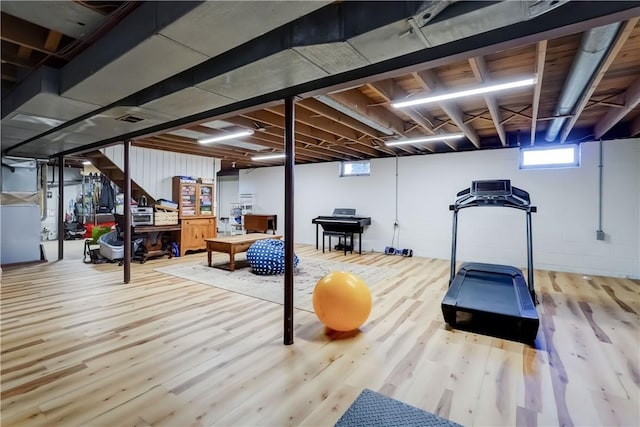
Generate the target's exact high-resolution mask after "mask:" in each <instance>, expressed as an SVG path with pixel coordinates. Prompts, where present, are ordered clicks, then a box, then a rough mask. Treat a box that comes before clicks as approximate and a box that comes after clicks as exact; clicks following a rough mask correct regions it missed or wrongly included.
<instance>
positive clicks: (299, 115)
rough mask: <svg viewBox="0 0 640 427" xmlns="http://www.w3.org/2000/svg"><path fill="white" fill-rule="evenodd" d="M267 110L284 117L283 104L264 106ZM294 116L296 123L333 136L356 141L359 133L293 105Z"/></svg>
mask: <svg viewBox="0 0 640 427" xmlns="http://www.w3.org/2000/svg"><path fill="white" fill-rule="evenodd" d="M266 110H267V111H271V112H272V113H275V114H277V115H279V116H281V117H284V105H275V106H273V107H269V108H266ZM295 118H296V123H298V122H299V123H304V124H307V125H309V126H311V127H314V128H317V129H323V130H325V131H327V132H329V133H332V134H334V135H335V136H338V137H342V138H346V139H349V140H351V141H357V140H358V136H360V134H359V133H358V132H356V131H355V130H353V129H351V128H350V127H347V126H344V125H342V124H340V123H337V122H335V121H333V120H331V119H328V118H326V117H322V116H318V115H316V114H314V113H313V112H311V111H309V110H307V109H305V108H302V107H298V105H297V103H296V106H295Z"/></svg>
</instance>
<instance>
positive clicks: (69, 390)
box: [1, 245, 640, 427]
mask: <svg viewBox="0 0 640 427" xmlns="http://www.w3.org/2000/svg"><path fill="white" fill-rule="evenodd" d="M296 252H297V253H298V255H303V256H314V257H319V258H324V259H336V260H340V261H348V262H353V263H364V264H370V265H375V266H388V267H390V268H394V269H396V270H397V274H395V275H394V276H393V277H392V278H391V279H386V280H385V282H384V283H381V284H379V285H377V286H376V287H375V290H374V292H373V297H374V306H373V311H372V314H371V317H370V318H369V320H368V322H367V323H366V324H365V325H364V326H363V327H362V330H361V332H360V333H358V334H342V335H339V334H329V335H327V334H326V333H325V330H324V328H323V327H322V325H321V324H320V323H319V322H318V321H317V319H316V317H315V315H314V314H313V313H309V312H305V311H300V310H296V314H295V323H296V340H295V344H294V345H293V346H284V345H282V325H283V320H282V316H283V313H282V306H280V305H278V304H274V303H270V302H267V301H262V300H257V299H253V298H251V297H247V296H244V295H240V294H236V293H232V292H228V291H224V290H221V289H217V288H215V287H210V286H206V285H203V284H200V283H196V282H190V281H185V280H182V279H178V278H176V277H172V276H167V275H163V274H161V273H158V272H156V271H154V268H156V267H159V266H164V265H167V264H169V263H184V262H194V261H198V260H201V259H204V258H206V254H205V253H200V254H194V255H189V256H186V257H182V258H179V259H172V260H168V259H161V260H150V261H148V262H147V263H146V264H144V265H140V264H133V266H132V275H133V283H131V284H129V285H124V284H122V267H118V266H117V264H103V265H92V264H83V263H82V262H81V261H80V260H78V259H71V260H65V261H62V262H50V263H47V264H41V265H36V266H30V267H22V268H15V269H14V268H12V269H5V270H4V271H3V276H2V285H1V297H2V301H1V309H2V334H1V339H2V341H1V344H2V352H1V357H2V359H1V371H2V376H1V381H2V383H1V386H2V392H1V398H2V407H1V410H2V412H1V421H2V425H3V426H4V427H8V426H18V425H20V426H51V425H64V426H120V425H122V426H134V425H135V426H150V425H153V426H155V425H165V426H201V425H242V426H245V425H275V426H285V425H309V426H331V425H333V423H335V421H337V419H338V418H339V417H340V416H341V415H342V413H343V412H344V411H345V410H346V409H347V407H348V406H349V405H350V404H351V402H352V401H353V400H354V399H355V398H356V396H357V395H358V394H359V393H360V392H361V391H362V389H363V388H369V389H372V390H375V391H379V392H381V393H383V394H385V395H388V396H391V397H393V398H395V399H398V400H401V401H403V402H406V403H408V404H411V405H414V406H417V407H420V408H423V409H425V410H427V411H429V412H432V413H436V414H439V415H441V416H443V417H446V418H449V419H451V420H453V421H456V422H458V423H461V424H464V425H468V426H471V425H481V426H489V425H490V426H496V425H509V426H511V425H531V426H536V425H539V426H542V425H544V426H550V425H565V426H571V425H589V426H591V425H593V426H596V425H597V426H604V425H624V426H638V425H640V411H639V401H640V391H639V390H640V368H639V336H640V334H639V332H640V321H639V317H638V313H640V297H639V295H640V292H639V289H640V285H639V283H638V282H637V281H632V280H625V279H616V278H607V277H584V276H582V275H579V274H567V273H553V272H548V271H536V272H535V277H536V281H537V289H538V292H539V295H540V297H541V298H540V299H541V304H540V306H539V307H538V311H539V313H540V315H541V328H540V332H539V334H538V339H537V341H536V349H534V348H531V347H529V346H526V345H524V344H520V343H516V342H511V341H505V340H502V339H497V338H491V337H487V336H483V335H479V334H474V333H470V332H462V331H458V330H450V329H448V328H447V327H446V326H445V324H444V323H443V320H442V314H441V311H440V301H441V299H442V297H443V295H444V293H445V290H446V287H447V278H448V263H447V261H445V260H435V259H425V258H418V257H414V258H402V257H392V256H391V257H390V256H384V255H381V254H363V255H362V256H358V255H347V256H346V257H344V256H343V255H342V254H341V253H336V252H332V253H326V254H324V255H323V254H322V253H320V252H318V251H316V250H315V248H313V247H311V246H306V245H298V246H297V247H296ZM225 258H226V255H224V254H220V255H218V256H217V258H215V259H214V261H215V262H223V261H224V260H225Z"/></svg>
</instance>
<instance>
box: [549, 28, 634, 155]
mask: <svg viewBox="0 0 640 427" xmlns="http://www.w3.org/2000/svg"><path fill="white" fill-rule="evenodd" d="M638 19H639V18H638V17H636V18H631V19H629V20H628V21H626V22H625V23H623V24H622V28H620V30H619V31H618V34H617V35H616V38H615V40H614V41H613V44H612V45H611V47H610V48H609V52H607V56H606V57H605V58H604V60H603V61H602V62H601V63H600V65H599V66H598V69H597V70H596V72H595V73H594V74H593V77H592V78H591V80H590V81H589V83H588V85H587V88H586V90H585V91H584V93H583V94H582V96H581V98H580V100H579V101H578V103H577V104H576V106H575V108H574V113H573V117H571V118H570V119H569V121H568V122H567V124H566V125H565V126H564V127H563V128H562V131H561V133H560V142H561V143H563V142H565V141H566V140H567V138H568V137H569V134H570V133H571V130H572V129H573V127H574V126H575V124H576V122H577V121H578V119H579V118H580V115H581V114H582V111H583V110H584V107H585V106H586V105H587V103H588V102H589V100H590V99H591V96H592V95H593V93H594V92H595V90H596V89H597V88H598V85H599V84H600V81H601V80H602V78H603V77H604V75H605V74H606V72H607V70H608V69H609V67H610V66H611V64H612V63H613V61H614V60H615V59H616V57H617V56H618V53H619V52H620V49H622V46H624V44H625V43H626V41H627V39H628V38H629V36H630V35H631V32H632V31H633V29H634V28H635V26H636V24H637V23H638Z"/></svg>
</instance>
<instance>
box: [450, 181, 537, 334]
mask: <svg viewBox="0 0 640 427" xmlns="http://www.w3.org/2000/svg"><path fill="white" fill-rule="evenodd" d="M477 206H490V207H496V206H497V207H506V208H514V209H519V210H522V211H524V212H525V213H526V216H527V273H528V280H527V281H525V279H524V276H523V274H522V271H521V270H520V269H518V268H515V267H511V266H508V265H498V264H483V263H475V262H470V263H465V264H463V265H462V266H461V267H460V269H459V270H458V272H457V273H456V240H457V232H458V212H459V211H460V210H462V209H466V208H472V207H477ZM449 210H451V211H453V240H452V243H451V274H450V278H449V290H448V291H447V293H446V295H445V297H444V299H443V300H442V314H443V316H444V320H445V321H446V322H447V323H448V324H449V325H451V326H452V327H458V328H461V329H470V330H476V331H477V332H480V333H483V334H487V335H493V336H499V337H502V338H507V339H514V340H517V341H522V342H525V343H531V342H533V341H535V338H536V335H537V333H538V326H539V324H540V321H539V319H538V312H537V311H536V308H535V305H536V304H537V303H538V301H537V298H536V293H535V290H534V286H533V253H532V252H533V249H532V237H531V234H532V233H531V213H532V212H536V207H535V206H531V199H530V198H529V193H527V192H526V191H524V190H521V189H519V188H516V187H512V186H511V181H510V180H508V179H499V180H484V181H473V182H472V183H471V187H470V188H466V189H464V190H462V191H460V192H459V193H458V194H457V199H456V201H455V204H453V205H450V206H449ZM527 283H528V284H527Z"/></svg>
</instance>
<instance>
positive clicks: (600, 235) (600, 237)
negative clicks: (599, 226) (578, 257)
mask: <svg viewBox="0 0 640 427" xmlns="http://www.w3.org/2000/svg"><path fill="white" fill-rule="evenodd" d="M596 240H604V231H602V230H598V231H596Z"/></svg>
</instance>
